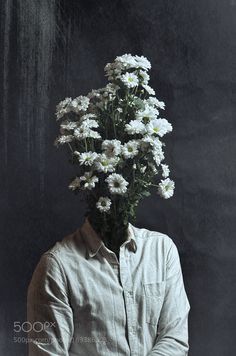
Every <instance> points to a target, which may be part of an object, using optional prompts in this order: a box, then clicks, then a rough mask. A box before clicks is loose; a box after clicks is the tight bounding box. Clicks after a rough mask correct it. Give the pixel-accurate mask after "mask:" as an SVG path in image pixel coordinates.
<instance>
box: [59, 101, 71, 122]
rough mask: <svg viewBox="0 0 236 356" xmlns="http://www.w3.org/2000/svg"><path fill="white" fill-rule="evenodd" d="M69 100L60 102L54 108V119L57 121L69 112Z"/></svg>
mask: <svg viewBox="0 0 236 356" xmlns="http://www.w3.org/2000/svg"><path fill="white" fill-rule="evenodd" d="M71 101H72V99H71V98H65V99H64V100H62V101H60V103H59V104H58V105H57V106H56V117H57V120H58V119H61V118H62V117H63V116H64V115H65V114H67V113H68V112H70V111H71V109H70V103H71Z"/></svg>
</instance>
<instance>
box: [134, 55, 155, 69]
mask: <svg viewBox="0 0 236 356" xmlns="http://www.w3.org/2000/svg"><path fill="white" fill-rule="evenodd" d="M134 58H135V62H136V67H138V68H142V69H144V70H148V69H150V68H151V63H150V62H149V60H148V59H147V58H146V57H144V56H137V55H136V56H134Z"/></svg>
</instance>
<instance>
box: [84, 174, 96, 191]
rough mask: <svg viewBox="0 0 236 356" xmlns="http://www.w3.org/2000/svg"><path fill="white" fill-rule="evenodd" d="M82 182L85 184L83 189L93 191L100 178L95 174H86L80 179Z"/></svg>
mask: <svg viewBox="0 0 236 356" xmlns="http://www.w3.org/2000/svg"><path fill="white" fill-rule="evenodd" d="M80 181H81V182H83V188H85V189H89V190H91V189H93V188H95V184H96V183H97V182H98V177H97V176H93V172H85V173H84V175H83V176H82V177H80Z"/></svg>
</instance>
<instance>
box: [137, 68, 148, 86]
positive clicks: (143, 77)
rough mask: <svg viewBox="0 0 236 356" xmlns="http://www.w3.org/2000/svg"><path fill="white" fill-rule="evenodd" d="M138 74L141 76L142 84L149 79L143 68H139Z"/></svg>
mask: <svg viewBox="0 0 236 356" xmlns="http://www.w3.org/2000/svg"><path fill="white" fill-rule="evenodd" d="M139 75H140V77H141V81H142V84H147V83H148V81H149V79H150V76H149V74H147V72H145V71H144V70H140V71H139Z"/></svg>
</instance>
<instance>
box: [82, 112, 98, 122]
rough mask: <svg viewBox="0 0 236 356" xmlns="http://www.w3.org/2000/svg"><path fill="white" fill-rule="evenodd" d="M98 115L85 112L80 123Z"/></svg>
mask: <svg viewBox="0 0 236 356" xmlns="http://www.w3.org/2000/svg"><path fill="white" fill-rule="evenodd" d="M96 117H97V116H96V115H95V114H92V113H89V114H84V115H82V116H81V118H80V123H82V122H83V121H85V120H87V119H94V118H96Z"/></svg>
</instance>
